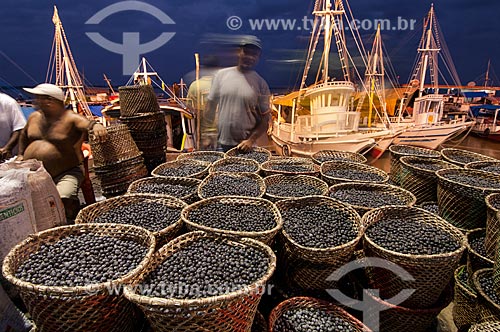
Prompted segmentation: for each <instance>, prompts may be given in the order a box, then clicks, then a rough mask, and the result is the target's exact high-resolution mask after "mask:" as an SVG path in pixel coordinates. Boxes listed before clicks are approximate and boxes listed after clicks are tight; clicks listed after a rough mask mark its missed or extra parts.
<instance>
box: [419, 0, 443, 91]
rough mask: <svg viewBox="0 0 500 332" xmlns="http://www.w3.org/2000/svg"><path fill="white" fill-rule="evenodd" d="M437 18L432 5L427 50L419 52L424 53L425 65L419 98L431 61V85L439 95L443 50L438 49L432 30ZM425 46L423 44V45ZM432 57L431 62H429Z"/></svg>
mask: <svg viewBox="0 0 500 332" xmlns="http://www.w3.org/2000/svg"><path fill="white" fill-rule="evenodd" d="M434 20H435V16H434V4H431V10H430V11H429V15H428V16H427V27H428V29H427V31H426V38H425V41H424V42H425V48H419V49H418V52H421V53H423V54H424V55H423V64H422V68H421V69H420V87H419V89H418V96H419V97H422V95H423V92H424V84H425V76H426V74H427V66H428V65H429V61H431V64H432V67H431V68H430V76H431V84H432V85H433V88H434V94H438V93H439V89H438V79H437V57H436V55H437V53H438V52H439V51H440V50H441V48H439V47H437V45H436V43H435V41H434V38H433V34H432V29H433V27H434V24H435V22H434ZM422 45H423V44H422ZM429 57H430V60H429Z"/></svg>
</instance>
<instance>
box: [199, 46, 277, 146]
mask: <svg viewBox="0 0 500 332" xmlns="http://www.w3.org/2000/svg"><path fill="white" fill-rule="evenodd" d="M261 51H262V46H261V42H260V40H259V39H258V38H257V37H255V36H245V37H244V38H243V39H242V40H241V42H240V44H239V48H238V65H237V66H236V67H230V68H225V69H221V70H219V71H218V72H217V74H216V75H215V77H214V79H213V81H212V87H211V89H210V93H209V95H208V98H207V99H208V104H207V120H208V121H213V122H215V118H216V116H215V115H216V112H217V111H218V112H217V115H218V121H217V129H218V144H219V145H220V147H221V148H222V150H223V151H228V150H230V149H232V148H234V147H236V146H237V147H238V148H239V149H241V150H242V151H248V150H250V149H251V148H252V146H253V145H254V144H255V142H256V140H257V138H258V137H259V136H261V135H262V134H264V133H266V131H267V127H268V123H269V118H270V106H269V96H270V91H269V86H268V85H267V83H266V81H265V80H264V79H263V78H262V77H261V76H260V75H259V74H257V72H256V71H255V70H254V67H255V65H257V62H258V61H259V57H260V54H261Z"/></svg>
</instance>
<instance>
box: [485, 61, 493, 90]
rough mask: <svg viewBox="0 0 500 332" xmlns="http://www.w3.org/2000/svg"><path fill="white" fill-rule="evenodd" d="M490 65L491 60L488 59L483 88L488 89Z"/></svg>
mask: <svg viewBox="0 0 500 332" xmlns="http://www.w3.org/2000/svg"><path fill="white" fill-rule="evenodd" d="M490 64H491V59H488V68H487V69H486V74H485V76H484V87H485V88H486V87H488V81H489V80H490Z"/></svg>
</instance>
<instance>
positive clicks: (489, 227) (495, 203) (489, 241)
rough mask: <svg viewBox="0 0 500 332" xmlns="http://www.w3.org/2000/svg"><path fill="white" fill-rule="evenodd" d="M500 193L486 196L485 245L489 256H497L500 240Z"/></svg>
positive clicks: (492, 257)
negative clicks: (499, 214)
mask: <svg viewBox="0 0 500 332" xmlns="http://www.w3.org/2000/svg"><path fill="white" fill-rule="evenodd" d="M499 207H500V193H496V194H491V195H488V196H486V208H487V209H486V239H485V241H484V246H485V248H486V252H487V253H488V257H489V258H491V259H494V258H495V254H496V249H497V246H498V242H500V219H499V218H498V213H499V212H500V208H499Z"/></svg>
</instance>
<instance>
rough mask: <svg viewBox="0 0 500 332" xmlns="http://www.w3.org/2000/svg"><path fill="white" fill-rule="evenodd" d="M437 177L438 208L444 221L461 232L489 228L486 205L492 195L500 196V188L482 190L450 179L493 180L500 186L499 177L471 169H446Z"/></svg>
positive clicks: (438, 173)
mask: <svg viewBox="0 0 500 332" xmlns="http://www.w3.org/2000/svg"><path fill="white" fill-rule="evenodd" d="M436 175H437V177H438V204H439V213H440V215H441V217H443V218H444V219H446V220H447V221H448V222H450V223H451V224H453V225H455V226H457V227H459V228H462V229H467V230H470V229H475V228H483V227H485V226H486V202H485V198H486V196H488V195H489V194H492V193H495V192H500V187H499V188H483V187H476V186H472V185H468V184H463V183H459V182H456V181H454V180H451V179H449V178H448V176H450V175H451V176H453V175H459V176H462V177H475V178H481V179H485V180H490V181H492V182H494V183H497V184H498V185H499V186H500V177H499V176H497V175H494V174H490V173H487V172H483V171H476V170H470V169H443V170H440V171H437V172H436Z"/></svg>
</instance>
